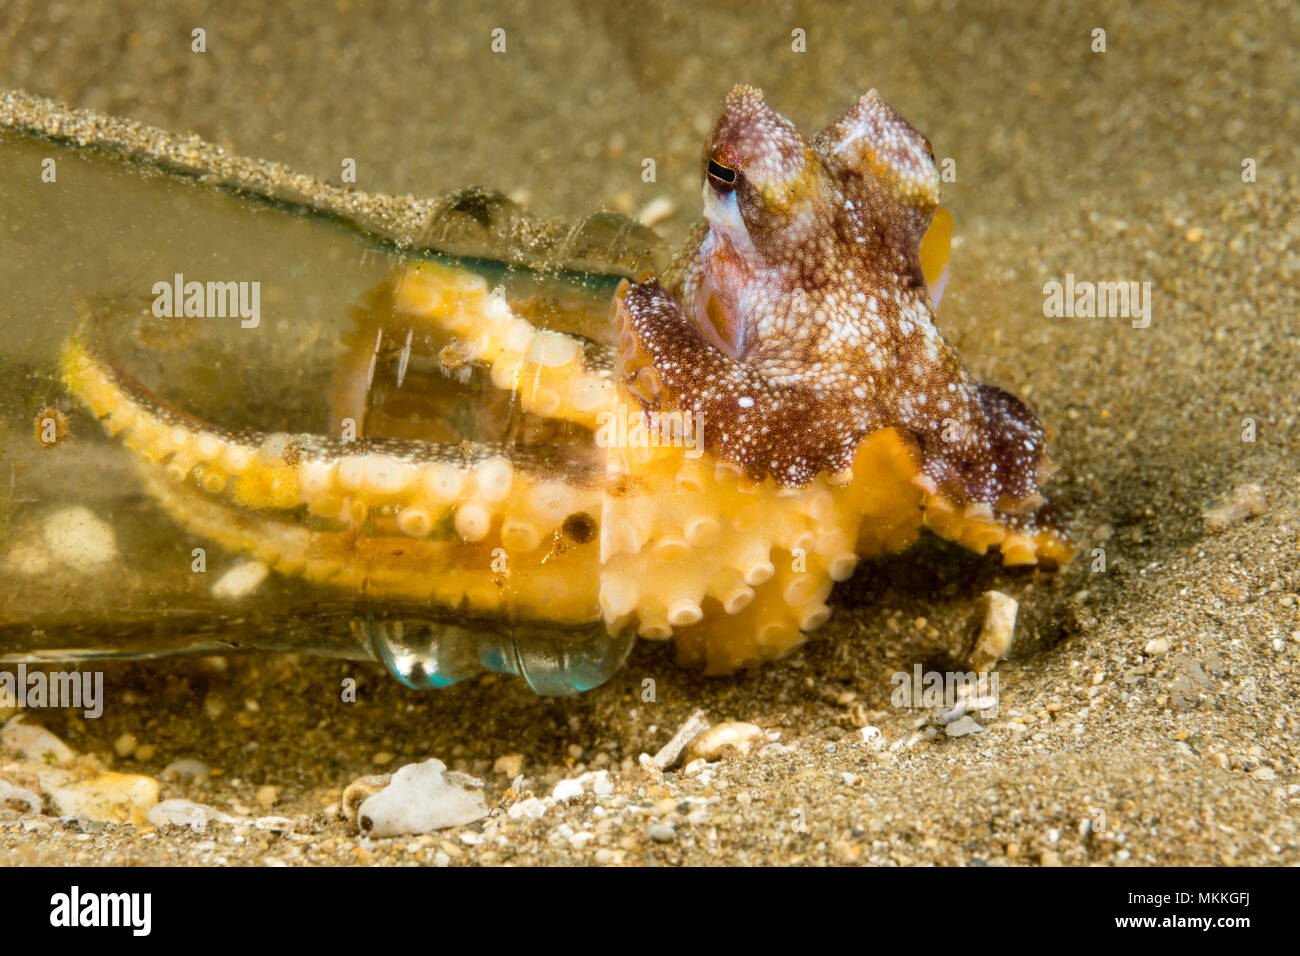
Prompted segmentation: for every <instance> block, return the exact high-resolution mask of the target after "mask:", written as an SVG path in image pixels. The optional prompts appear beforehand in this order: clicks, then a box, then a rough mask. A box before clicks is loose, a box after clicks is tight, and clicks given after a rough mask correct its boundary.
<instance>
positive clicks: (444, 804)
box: [357, 759, 488, 837]
mask: <svg viewBox="0 0 1300 956" xmlns="http://www.w3.org/2000/svg"><path fill="white" fill-rule="evenodd" d="M446 771H447V765H446V764H444V763H443V762H442V761H441V760H437V759H430V760H426V761H424V763H416V764H408V765H407V766H405V767H403V768H402V769H401V770H398V771H397V772H396V773H395V774H393V779H392V782H391V783H389V785H388V786H387V787H385V788H384V789H383V790H380V791H379V792H378V793H376V794H374V795H373V796H371V797H369V798H367V799H366V800H365V801H364V802H363V803H362V804H361V806H360V808H359V809H358V810H357V827H358V828H359V829H360V830H361V832H362V833H364V834H366V835H367V836H372V837H387V836H398V835H401V834H404V833H429V832H430V831H432V830H443V829H446V828H447V827H458V826H464V825H465V824H467V823H473V822H474V821H475V820H481V819H483V817H485V816H487V813H488V808H487V803H486V802H484V800H483V793H482V791H481V790H480V789H478V788H481V787H482V786H483V783H482V781H480V780H475V779H474V778H473V777H467V776H465V775H464V774H460V773H455V772H450V773H449V772H446Z"/></svg>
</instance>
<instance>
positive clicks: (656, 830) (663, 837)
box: [646, 823, 677, 843]
mask: <svg viewBox="0 0 1300 956" xmlns="http://www.w3.org/2000/svg"><path fill="white" fill-rule="evenodd" d="M646 833H648V834H649V835H650V839H652V840H654V841H655V842H656V843H672V842H673V841H674V840H676V839H677V830H676V828H674V827H673V825H672V824H671V823H652V824H650V829H648V830H647V831H646Z"/></svg>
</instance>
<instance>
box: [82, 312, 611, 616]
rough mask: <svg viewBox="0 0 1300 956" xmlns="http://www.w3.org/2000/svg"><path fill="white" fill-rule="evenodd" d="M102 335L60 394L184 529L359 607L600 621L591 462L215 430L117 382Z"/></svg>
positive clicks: (521, 452)
mask: <svg viewBox="0 0 1300 956" xmlns="http://www.w3.org/2000/svg"><path fill="white" fill-rule="evenodd" d="M100 324H101V323H100V322H99V321H92V322H91V323H90V324H89V326H88V327H87V328H86V329H85V330H83V332H82V333H81V334H79V335H77V336H75V337H73V338H71V339H70V340H68V342H66V343H65V345H64V349H63V354H62V373H63V379H64V382H65V383H66V384H67V386H68V388H69V389H70V391H71V392H72V393H73V394H75V395H76V396H78V397H79V398H80V400H81V401H82V402H83V403H84V404H85V405H86V406H87V407H88V408H89V409H90V411H91V412H92V414H94V415H95V417H96V418H99V419H101V420H102V422H103V425H104V428H105V430H106V431H107V432H108V433H109V434H110V435H113V436H120V437H121V438H122V440H123V442H124V444H125V445H126V446H127V447H128V448H130V449H131V450H132V451H134V452H135V454H136V456H137V460H138V462H139V465H140V468H141V471H142V473H143V477H144V479H145V482H146V486H147V487H148V488H149V490H150V492H151V494H153V496H154V497H155V498H156V499H157V500H158V501H159V502H160V504H161V505H162V506H163V508H164V509H165V510H166V511H168V512H169V513H170V514H171V515H172V516H173V517H174V518H175V519H176V520H177V521H179V522H180V523H181V524H182V525H183V526H185V527H187V528H189V529H190V530H191V531H193V532H194V533H196V534H199V535H201V536H203V537H206V538H208V539H210V540H214V541H216V542H218V543H219V544H221V545H223V546H224V547H227V548H229V549H231V550H236V551H243V552H247V553H251V554H253V555H255V556H256V557H258V558H259V559H261V560H262V561H264V562H265V563H267V564H269V565H271V566H273V567H275V568H276V569H277V570H280V571H282V572H284V573H287V574H298V575H301V576H303V577H306V578H308V579H311V580H314V581H320V582H324V583H328V584H332V585H335V586H338V587H341V588H346V589H348V590H350V591H352V592H355V593H357V594H360V595H364V596H367V597H372V598H383V599H398V600H403V599H405V600H411V601H432V602H434V603H437V604H442V605H444V606H447V607H449V608H452V609H457V608H462V607H467V608H470V609H473V610H478V611H484V612H491V613H505V612H507V611H509V612H510V613H517V614H522V615H527V616H535V617H539V618H544V619H551V620H559V621H570V622H578V621H590V620H595V619H596V618H597V617H598V614H599V608H598V604H597V601H596V592H597V586H596V583H595V581H596V574H595V565H596V562H597V558H598V555H597V550H596V547H597V546H596V544H595V542H594V537H595V530H594V528H595V521H596V518H595V517H594V516H595V515H598V514H599V512H600V502H601V497H602V488H601V485H600V480H599V479H600V478H601V477H602V476H601V475H600V474H599V473H598V471H597V470H595V467H594V465H593V463H592V462H590V461H586V460H583V459H581V458H577V459H574V460H570V459H569V458H566V457H565V456H564V455H562V454H561V455H557V454H555V453H554V452H547V451H546V450H543V449H530V448H528V447H517V446H511V447H509V448H507V447H504V446H495V445H491V444H474V443H456V444H452V445H445V444H438V443H431V442H421V441H414V440H400V439H383V438H364V439H361V440H359V441H356V442H343V441H339V440H335V439H331V438H327V437H322V436H319V435H311V434H296V435H295V434H285V433H264V432H246V431H232V430H228V429H222V428H219V427H217V426H214V425H211V424H209V423H207V422H204V421H203V420H201V419H199V418H197V417H195V416H193V415H190V414H188V413H186V412H184V411H182V410H180V409H177V408H175V407H174V406H172V405H170V404H168V403H166V402H164V401H162V400H161V399H159V398H158V397H157V396H155V395H153V394H152V393H151V392H150V391H149V390H148V389H147V388H145V387H144V386H143V385H142V384H141V383H140V382H138V381H137V380H136V379H134V378H133V377H132V376H130V375H129V374H128V373H126V372H125V371H123V370H122V369H121V367H120V366H119V364H118V363H117V361H116V358H115V356H114V355H113V354H112V352H111V351H110V350H109V349H108V347H107V346H106V344H105V343H104V336H103V335H102V334H101V333H100V331H99V329H98V326H99V325H100ZM584 518H585V521H584V520H583V519H584ZM502 555H504V557H505V559H506V560H505V562H504V563H503V562H502V561H501V560H500V558H501V556H502Z"/></svg>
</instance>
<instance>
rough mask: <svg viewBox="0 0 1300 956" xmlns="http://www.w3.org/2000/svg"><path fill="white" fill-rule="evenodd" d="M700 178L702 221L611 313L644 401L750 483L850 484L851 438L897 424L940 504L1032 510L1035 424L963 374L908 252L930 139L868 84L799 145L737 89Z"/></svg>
mask: <svg viewBox="0 0 1300 956" xmlns="http://www.w3.org/2000/svg"><path fill="white" fill-rule="evenodd" d="M703 169H704V171H705V176H704V187H703V189H704V193H705V203H704V213H705V221H704V223H702V224H701V225H700V226H699V227H698V228H697V229H696V231H695V232H694V233H693V235H692V237H691V239H690V241H689V242H688V243H687V244H686V246H685V248H684V249H683V251H682V253H681V255H680V256H679V257H678V259H677V261H676V262H675V263H674V264H673V266H672V267H671V268H670V269H669V271H668V272H667V274H666V275H665V280H664V282H663V284H662V285H661V284H660V283H658V282H656V281H653V280H652V281H647V282H643V283H641V284H638V285H634V286H632V287H631V288H630V289H628V290H627V292H626V294H625V295H624V296H623V297H622V301H621V303H620V308H621V312H620V313H619V316H620V320H621V321H622V323H623V328H624V335H625V339H626V338H627V333H628V332H630V333H631V340H632V341H634V342H635V347H634V350H635V352H636V354H638V355H639V356H640V358H638V360H637V361H638V363H639V364H640V365H641V366H644V364H645V363H647V362H648V363H649V364H651V365H653V366H654V371H655V373H656V375H655V380H656V381H657V383H658V386H659V392H658V394H657V395H655V396H651V397H650V398H649V399H648V401H647V402H646V404H647V405H648V406H652V407H679V408H683V409H691V410H694V411H696V412H697V413H699V414H703V415H704V416H705V420H706V421H709V422H710V423H711V424H712V433H711V435H710V436H708V439H709V441H710V452H711V453H712V454H714V455H715V457H717V458H718V459H719V460H722V461H729V462H734V463H735V464H737V465H738V466H739V467H740V468H741V469H742V470H743V471H744V472H745V473H746V474H747V475H748V477H749V478H750V479H751V480H754V481H761V480H763V479H764V478H768V477H770V478H772V479H774V480H775V481H776V483H777V484H778V485H784V486H791V487H803V486H806V485H807V484H808V483H809V482H811V481H812V480H813V479H814V478H815V477H816V476H817V475H818V474H821V473H828V474H837V473H844V472H845V470H846V469H847V468H848V467H849V466H850V464H851V462H852V459H853V454H854V450H855V449H856V447H857V446H858V444H859V443H860V442H861V441H862V439H863V438H864V437H865V436H867V435H870V434H872V433H873V432H875V431H877V430H878V429H882V428H887V427H893V428H897V429H898V430H899V431H901V432H902V433H904V434H905V435H907V436H909V438H910V439H911V440H912V441H913V442H914V443H915V445H916V448H917V453H918V456H919V459H920V468H921V471H922V476H921V478H920V481H921V483H922V484H924V485H925V486H926V487H930V488H933V489H936V490H937V491H939V492H942V493H943V495H944V496H945V498H946V499H948V500H951V501H953V502H955V503H957V504H958V505H963V506H964V505H969V504H981V505H988V506H989V507H990V508H993V509H999V510H1002V511H1006V512H1007V513H1008V514H1010V513H1014V512H1018V511H1020V510H1023V509H1024V508H1025V507H1028V505H1029V504H1033V503H1036V502H1040V501H1041V495H1040V494H1039V483H1040V481H1041V480H1042V479H1043V478H1044V477H1045V476H1046V474H1047V473H1049V471H1050V465H1049V464H1048V463H1047V459H1046V442H1045V435H1044V432H1043V429H1042V426H1041V424H1040V423H1039V421H1038V419H1037V418H1036V417H1035V416H1034V414H1033V413H1032V412H1031V411H1030V410H1029V409H1028V408H1026V407H1025V406H1024V405H1023V404H1022V403H1020V402H1019V401H1018V400H1016V399H1015V398H1013V397H1012V396H1010V395H1008V394H1007V393H1005V392H1002V391H1001V390H1000V389H997V388H995V387H993V386H988V385H982V384H980V383H979V382H977V381H976V380H975V379H974V378H972V377H971V376H970V374H969V373H968V371H967V370H966V367H965V366H964V364H963V363H962V362H961V360H960V359H959V358H958V356H957V355H956V353H955V352H954V350H953V349H952V347H951V346H950V345H949V344H948V343H947V342H946V341H945V339H944V338H943V335H942V334H941V333H940V331H939V329H938V326H937V325H936V323H935V314H934V308H933V305H932V303H931V298H930V292H929V290H928V288H927V287H926V284H925V280H924V277H923V274H922V270H921V264H920V251H919V250H920V242H921V239H922V237H923V236H924V235H925V231H926V229H927V228H928V227H929V224H930V220H931V218H932V216H933V214H934V210H935V209H936V208H937V206H938V202H939V175H938V170H937V168H936V166H935V163H934V159H933V156H932V153H931V150H930V145H929V143H928V141H927V140H926V139H925V137H924V136H922V135H921V134H920V133H919V132H917V131H916V130H915V129H914V128H913V127H912V126H911V125H910V124H908V123H907V121H906V120H904V119H903V118H902V117H901V116H900V115H899V114H898V113H897V112H895V111H894V110H893V109H892V108H891V107H890V106H889V105H888V104H886V103H885V102H884V100H882V99H881V98H880V97H879V95H878V94H876V92H875V91H874V90H873V91H871V92H869V93H868V94H866V95H865V96H863V97H862V98H861V99H860V100H859V101H858V102H857V103H856V104H854V106H853V107H852V108H850V109H849V110H848V111H847V112H846V113H845V114H844V115H843V116H841V117H840V118H839V119H838V120H836V121H835V122H834V123H832V124H831V125H830V126H829V127H828V128H827V129H826V130H824V131H823V132H822V133H820V134H818V135H817V136H815V137H812V138H806V137H804V136H803V134H801V133H800V132H799V130H798V129H797V128H796V127H795V126H794V125H793V124H792V123H790V122H789V121H788V120H786V119H784V118H783V117H781V116H780V115H778V114H777V113H775V112H774V111H772V110H771V109H770V108H769V107H768V106H767V105H766V103H765V102H764V100H763V96H762V94H761V93H760V92H759V91H757V90H754V89H752V88H750V87H743V86H741V87H736V88H735V89H734V90H733V91H732V92H731V94H730V95H729V96H728V98H727V102H726V105H725V107H724V110H723V113H722V115H721V116H720V118H719V119H718V121H717V123H716V125H715V126H714V129H713V132H712V134H711V136H710V137H709V141H708V143H707V145H706V148H705V152H704V158H703ZM719 170H721V172H722V175H721V176H719V175H717V174H718V172H719ZM625 354H626V353H625ZM643 377H644V376H643ZM1010 520H1012V519H1010V518H1008V521H1010ZM1016 520H1028V519H1016Z"/></svg>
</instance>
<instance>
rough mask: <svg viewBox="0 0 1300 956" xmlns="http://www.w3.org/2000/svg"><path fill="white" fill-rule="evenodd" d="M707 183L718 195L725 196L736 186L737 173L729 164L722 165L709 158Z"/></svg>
mask: <svg viewBox="0 0 1300 956" xmlns="http://www.w3.org/2000/svg"><path fill="white" fill-rule="evenodd" d="M708 177H709V185H710V186H712V187H713V188H714V190H715V191H717V192H718V193H719V194H720V195H723V196H725V195H726V194H727V193H729V192H731V191H732V190H733V189H735V188H736V178H737V174H736V171H735V170H734V169H732V168H731V167H730V166H723V165H722V164H721V163H720V162H718V161H717V160H716V159H711V160H709V171H708Z"/></svg>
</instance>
